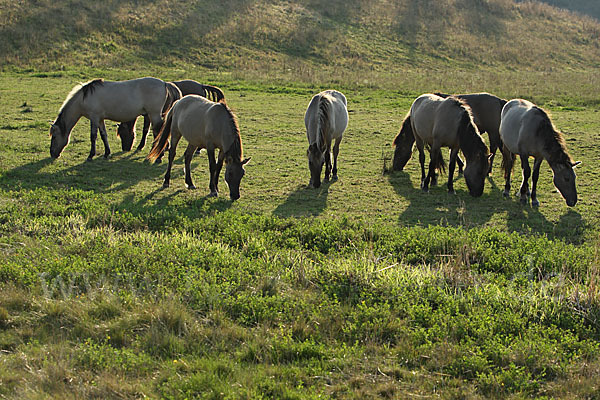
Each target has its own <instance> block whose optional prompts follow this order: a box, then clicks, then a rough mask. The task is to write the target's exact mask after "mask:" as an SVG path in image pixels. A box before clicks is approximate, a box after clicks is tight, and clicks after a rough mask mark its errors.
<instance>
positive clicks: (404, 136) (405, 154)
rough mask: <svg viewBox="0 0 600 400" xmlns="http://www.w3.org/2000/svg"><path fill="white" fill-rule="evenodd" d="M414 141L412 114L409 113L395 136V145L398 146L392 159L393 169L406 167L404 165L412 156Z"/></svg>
mask: <svg viewBox="0 0 600 400" xmlns="http://www.w3.org/2000/svg"><path fill="white" fill-rule="evenodd" d="M414 143H415V135H414V133H413V131H412V125H411V122H410V115H408V116H407V117H406V118H405V119H404V121H403V122H402V128H401V129H400V133H398V135H396V137H395V138H394V143H393V145H394V146H396V150H394V159H393V161H392V169H393V170H394V171H402V170H403V169H404V166H406V163H407V162H408V160H410V158H411V157H412V150H413V144H414Z"/></svg>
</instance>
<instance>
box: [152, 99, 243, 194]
mask: <svg viewBox="0 0 600 400" xmlns="http://www.w3.org/2000/svg"><path fill="white" fill-rule="evenodd" d="M182 136H183V137H184V138H185V139H186V140H187V141H188V147H187V149H186V150H185V153H184V156H185V184H186V186H187V188H188V189H195V188H196V187H195V186H194V184H193V183H192V176H191V173H190V163H191V161H192V157H193V155H194V152H195V151H196V148H205V149H206V153H207V154H208V164H209V168H210V184H209V187H210V196H211V197H212V196H217V195H218V192H219V189H218V183H219V174H220V172H221V167H222V166H223V161H225V164H226V168H225V181H226V182H227V185H228V186H229V196H230V198H231V200H237V199H239V198H240V181H241V180H242V177H243V176H244V174H245V171H244V168H243V166H244V164H246V163H247V162H248V161H250V158H246V159H244V160H242V139H241V137H240V130H239V127H238V123H237V119H236V117H235V115H234V114H233V112H232V111H231V110H230V109H229V107H228V106H227V104H226V103H225V102H220V103H215V102H212V101H210V100H207V99H205V98H204V97H201V96H198V95H189V96H184V97H183V98H182V99H181V100H179V101H178V102H176V103H175V105H174V106H173V107H172V108H171V110H169V112H168V114H167V117H166V119H165V123H164V125H163V127H162V129H161V131H160V133H159V134H158V136H157V137H156V139H154V144H153V146H152V150H151V151H150V154H149V155H148V159H149V160H151V161H154V160H155V159H156V158H157V157H158V156H159V155H160V154H161V153H162V152H163V151H164V150H165V148H166V147H167V142H168V140H169V138H171V143H170V146H169V165H168V166H167V172H166V173H165V180H164V183H163V187H165V188H166V187H169V181H170V180H171V167H172V166H173V160H174V159H175V151H176V150H177V144H178V143H179V140H180V139H181V137H182ZM217 148H218V149H219V158H218V161H215V149H217Z"/></svg>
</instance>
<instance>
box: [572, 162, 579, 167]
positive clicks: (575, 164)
mask: <svg viewBox="0 0 600 400" xmlns="http://www.w3.org/2000/svg"><path fill="white" fill-rule="evenodd" d="M579 164H581V161H575V162H574V163H572V164H571V167H573V168H575V167H576V166H578V165H579Z"/></svg>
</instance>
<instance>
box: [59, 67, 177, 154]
mask: <svg viewBox="0 0 600 400" xmlns="http://www.w3.org/2000/svg"><path fill="white" fill-rule="evenodd" d="M180 97H181V92H180V91H179V89H177V87H176V86H175V85H170V84H167V83H166V82H163V81H161V80H160V79H156V78H139V79H133V80H129V81H122V82H110V81H104V80H102V79H94V80H93V81H90V82H87V83H85V84H83V85H77V86H75V87H74V88H73V89H72V90H71V93H69V95H68V96H67V99H66V100H65V101H64V103H63V105H62V106H61V108H60V111H59V113H58V117H57V118H56V121H54V123H53V124H52V126H51V127H50V137H51V141H50V155H51V156H52V157H53V158H57V157H59V156H60V154H61V153H62V151H63V149H64V148H65V146H67V144H68V143H69V140H70V137H71V130H72V129H73V127H74V126H75V124H76V123H77V121H79V119H80V118H81V117H82V116H85V117H87V118H88V119H89V120H90V125H91V134H90V141H91V149H90V154H89V156H88V160H92V158H93V157H94V156H95V155H96V138H97V135H98V130H100V137H101V138H102V142H103V143H104V158H108V157H109V156H110V146H109V145H108V136H107V135H106V126H105V125H104V120H105V119H109V120H112V121H117V122H123V121H130V120H132V119H134V118H136V117H137V116H138V115H140V114H144V113H147V114H148V115H149V117H150V120H151V121H152V129H153V130H154V132H158V131H159V129H160V127H161V125H162V122H163V119H162V110H163V107H164V106H165V104H166V103H169V102H173V101H175V100H177V99H179V98H180Z"/></svg>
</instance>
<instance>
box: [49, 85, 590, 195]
mask: <svg viewBox="0 0 600 400" xmlns="http://www.w3.org/2000/svg"><path fill="white" fill-rule="evenodd" d="M82 116H85V117H86V118H88V119H89V120H90V125H91V133H90V141H91V149H90V153H89V156H88V160H91V159H92V158H93V157H94V156H95V154H96V138H97V133H98V131H100V137H101V139H102V142H103V143H104V157H105V158H108V157H109V156H110V153H111V152H110V147H109V144H108V136H107V132H106V126H105V123H104V121H105V120H106V119H108V120H112V121H116V122H119V125H118V128H117V135H118V136H119V137H120V139H121V146H122V149H123V151H129V150H131V149H132V146H133V142H134V139H135V124H136V120H137V118H138V117H139V116H143V118H144V127H143V133H142V137H141V140H140V142H139V145H138V147H137V150H138V151H139V150H141V149H143V147H144V146H145V143H146V135H147V133H148V131H149V128H150V126H152V131H153V134H154V142H153V145H152V149H151V150H150V153H149V155H148V159H149V160H151V161H155V162H160V160H161V158H162V156H163V154H164V152H165V151H166V150H167V149H168V151H169V158H168V160H169V163H168V166H167V171H166V173H165V177H164V182H163V187H168V186H169V183H170V177H171V168H172V165H173V160H174V159H175V154H176V149H177V145H178V143H179V141H180V139H181V138H182V137H184V138H185V139H186V141H187V142H188V146H187V148H186V150H185V153H184V160H185V184H186V186H187V187H188V188H189V189H193V188H195V186H194V184H193V182H192V178H191V172H190V163H191V160H192V157H193V155H194V154H195V153H196V152H197V151H198V150H199V149H206V151H207V155H208V161H209V169H210V184H209V188H210V196H217V195H218V191H219V189H218V181H219V175H220V172H221V169H222V167H223V163H225V181H226V182H227V185H228V186H229V195H230V198H231V199H232V200H236V199H238V198H239V197H240V182H241V179H242V177H243V176H244V174H245V171H244V168H243V167H244V165H245V164H246V163H247V162H248V161H249V160H250V158H244V157H243V150H242V141H241V137H240V130H239V126H238V122H237V118H236V116H235V115H234V113H233V112H232V111H231V109H230V108H229V107H228V105H227V102H226V101H225V95H224V93H223V91H222V90H221V89H219V88H217V87H215V86H210V85H203V84H201V83H198V82H196V81H192V80H183V81H176V82H164V81H162V80H160V79H157V78H150V77H146V78H139V79H132V80H127V81H119V82H110V81H105V80H103V79H95V80H92V81H89V82H87V83H85V84H79V85H77V86H75V87H74V88H73V90H71V92H70V93H69V95H68V96H67V98H66V100H65V101H64V102H63V104H62V106H61V108H60V111H59V114H58V117H57V118H56V120H55V121H54V123H52V126H51V128H50V137H51V143H50V155H51V156H52V157H53V158H57V157H59V156H60V154H61V152H62V151H63V149H64V148H65V147H66V145H67V144H68V143H69V138H70V134H71V130H72V129H73V127H74V126H75V124H76V123H77V122H78V121H79V119H80V118H81V117H82ZM304 122H305V126H306V134H307V139H308V144H309V146H308V149H307V158H308V165H309V170H310V182H309V186H311V187H315V188H318V187H319V186H320V185H321V174H322V171H323V166H324V165H325V175H324V180H325V181H328V180H330V179H332V180H336V179H337V158H338V153H339V147H340V142H341V141H342V137H343V133H344V131H345V129H346V127H347V126H348V110H347V100H346V97H345V96H344V95H343V94H342V93H340V92H339V91H337V90H326V91H323V92H321V93H318V94H316V95H315V96H313V98H312V99H311V101H310V102H309V105H308V108H307V110H306V113H305V116H304ZM483 133H487V134H488V136H489V143H490V147H489V148H488V146H487V145H486V144H485V142H484V140H483V139H482V137H481V134H483ZM332 142H334V145H333V148H332V146H331V145H332ZM393 145H394V146H395V151H394V157H393V163H392V168H393V170H396V171H401V170H402V169H403V168H404V167H405V165H406V164H407V163H408V161H409V160H410V158H411V156H412V153H413V147H415V145H416V147H417V150H418V152H419V162H420V164H421V189H422V190H423V191H425V192H426V191H428V190H429V186H430V185H435V184H437V176H438V173H439V172H443V171H444V170H445V167H446V165H445V162H444V159H443V156H442V153H441V148H442V147H448V148H450V161H449V165H448V192H449V193H454V186H453V182H454V177H453V176H454V170H455V168H456V166H457V164H458V172H459V173H461V172H462V173H463V175H464V178H465V181H466V184H467V187H468V190H469V193H470V194H471V195H472V196H474V197H478V196H481V195H482V193H483V190H484V184H485V180H486V177H487V176H488V175H489V174H491V172H492V164H493V161H494V156H495V153H496V151H497V150H498V149H500V150H501V152H502V166H503V169H504V177H505V188H504V192H503V194H504V196H507V197H508V196H509V195H510V181H511V172H512V168H513V164H514V162H515V159H516V156H517V155H518V156H519V157H520V159H521V166H522V170H523V181H522V184H521V188H520V200H521V202H522V203H524V204H526V203H527V202H528V199H529V198H531V204H532V205H533V206H538V205H539V201H538V200H537V191H536V186H537V181H538V177H539V170H540V165H541V163H542V161H543V160H546V161H547V162H548V164H549V165H550V168H551V169H552V171H553V175H554V178H553V182H554V185H555V186H556V188H557V189H558V190H559V191H560V193H561V194H562V196H563V197H564V199H565V201H566V203H567V205H568V206H574V205H575V204H576V203H577V189H576V186H575V172H574V168H575V167H576V166H577V165H578V164H579V162H574V161H573V160H572V159H571V157H570V156H569V154H568V153H567V149H566V146H565V141H564V139H563V136H562V134H561V133H560V132H559V131H557V130H556V128H555V127H554V125H553V124H552V122H551V120H550V117H549V116H548V114H547V113H546V112H545V111H544V110H543V109H541V108H539V107H537V106H536V105H534V104H532V103H531V102H529V101H527V100H522V99H514V100H510V101H506V100H503V99H501V98H498V97H496V96H494V95H491V94H489V93H475V94H464V95H448V94H443V93H430V94H423V95H421V96H419V97H418V98H417V99H415V100H414V102H413V103H412V105H411V107H410V111H409V112H408V114H407V115H406V117H405V119H404V121H403V122H402V127H401V129H400V132H399V133H398V135H397V136H396V137H395V138H394V141H393ZM216 149H219V154H218V157H217V158H215V150H216ZM426 149H428V150H429V154H430V161H429V168H428V171H427V173H425V150H426ZM490 150H491V153H490ZM459 151H460V152H462V154H463V156H464V158H465V163H463V161H462V160H461V158H460V156H459ZM332 155H333V163H332V159H331V158H332V157H331V156H332ZM529 157H533V158H534V163H533V173H532V171H531V168H530V166H529ZM463 167H464V170H463ZM530 177H531V178H532V186H531V189H530V187H529V178H530Z"/></svg>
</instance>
